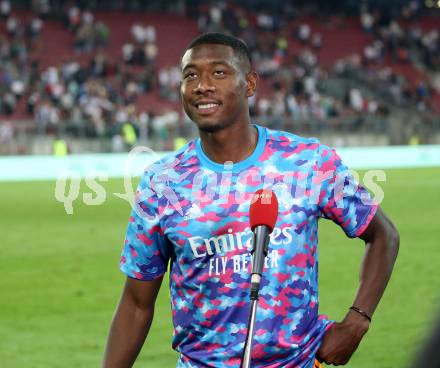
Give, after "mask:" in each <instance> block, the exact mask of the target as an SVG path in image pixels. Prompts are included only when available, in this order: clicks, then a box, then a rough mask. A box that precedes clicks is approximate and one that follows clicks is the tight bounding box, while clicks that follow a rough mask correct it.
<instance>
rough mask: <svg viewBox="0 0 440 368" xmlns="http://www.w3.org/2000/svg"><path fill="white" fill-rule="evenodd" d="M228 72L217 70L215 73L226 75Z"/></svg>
mask: <svg viewBox="0 0 440 368" xmlns="http://www.w3.org/2000/svg"><path fill="white" fill-rule="evenodd" d="M225 74H226V73H225V72H224V71H223V70H215V71H214V75H225Z"/></svg>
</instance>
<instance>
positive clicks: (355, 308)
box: [350, 305, 371, 322]
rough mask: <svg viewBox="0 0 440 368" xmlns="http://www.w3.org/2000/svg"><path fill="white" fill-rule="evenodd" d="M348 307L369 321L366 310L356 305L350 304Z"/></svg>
mask: <svg viewBox="0 0 440 368" xmlns="http://www.w3.org/2000/svg"><path fill="white" fill-rule="evenodd" d="M350 309H351V310H353V311H355V312H357V313H359V314H360V315H361V316H364V317H365V318H366V319H368V320H369V321H370V322H371V317H370V316H369V315H368V313H367V312H364V311H363V310H362V309H359V308H358V307H355V306H354V305H352V306H351V307H350Z"/></svg>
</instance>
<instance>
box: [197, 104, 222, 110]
mask: <svg viewBox="0 0 440 368" xmlns="http://www.w3.org/2000/svg"><path fill="white" fill-rule="evenodd" d="M217 106H219V104H218V103H207V104H198V105H197V108H198V109H199V110H208V109H212V108H215V107H217Z"/></svg>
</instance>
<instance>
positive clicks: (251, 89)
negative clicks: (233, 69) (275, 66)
mask: <svg viewBox="0 0 440 368" xmlns="http://www.w3.org/2000/svg"><path fill="white" fill-rule="evenodd" d="M257 83H258V74H257V73H256V72H254V71H251V72H249V73H247V74H246V97H251V96H253V95H254V93H255V91H256V90H257Z"/></svg>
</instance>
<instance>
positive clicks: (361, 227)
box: [315, 145, 377, 238]
mask: <svg viewBox="0 0 440 368" xmlns="http://www.w3.org/2000/svg"><path fill="white" fill-rule="evenodd" d="M315 175H318V180H316V181H315V182H316V183H317V184H319V185H320V196H319V209H320V211H321V216H322V217H325V218H329V219H331V220H333V221H334V222H335V223H337V224H338V225H340V226H341V227H342V229H343V230H344V232H345V233H346V234H347V236H349V237H350V238H354V237H358V236H360V235H361V234H362V233H363V232H364V231H365V229H366V228H367V226H368V224H369V223H370V221H371V219H372V218H373V217H374V214H375V213H376V210H377V203H375V202H374V201H373V199H372V198H371V195H370V193H369V192H368V191H367V190H366V189H365V188H364V187H363V186H362V185H360V184H359V183H358V182H357V181H356V180H355V179H354V177H353V175H352V173H351V172H350V171H349V170H348V168H347V166H345V165H344V164H343V162H342V160H341V158H340V157H339V156H338V154H337V153H336V151H335V150H334V149H331V148H329V147H327V146H324V145H321V146H320V150H319V158H318V170H317V174H315Z"/></svg>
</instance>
